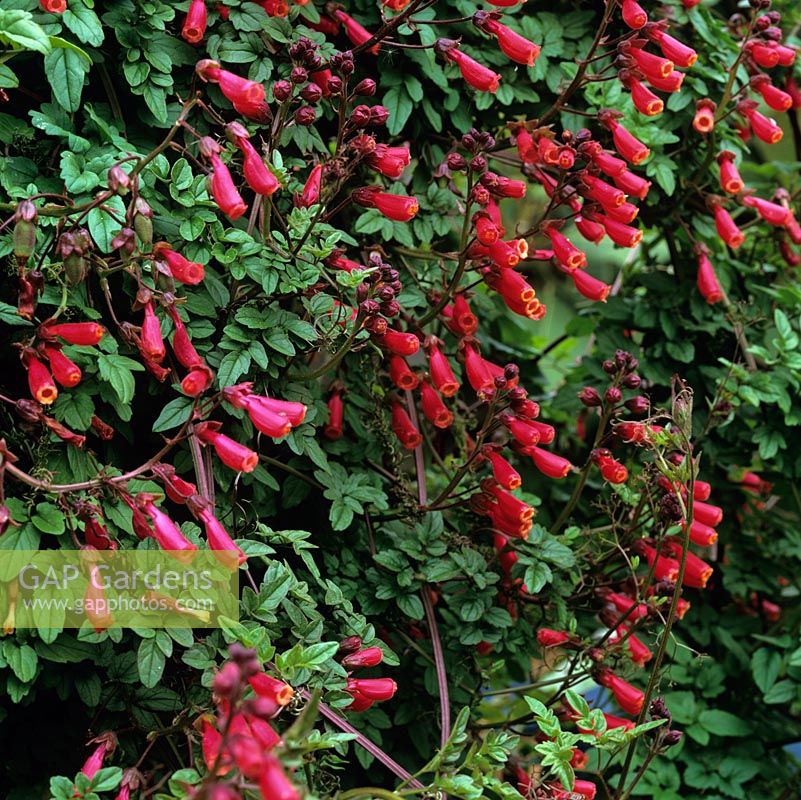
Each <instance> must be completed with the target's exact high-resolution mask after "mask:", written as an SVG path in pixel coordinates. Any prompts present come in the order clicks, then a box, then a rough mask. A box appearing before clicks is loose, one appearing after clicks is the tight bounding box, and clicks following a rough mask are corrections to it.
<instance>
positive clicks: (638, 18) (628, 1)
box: [623, 0, 648, 31]
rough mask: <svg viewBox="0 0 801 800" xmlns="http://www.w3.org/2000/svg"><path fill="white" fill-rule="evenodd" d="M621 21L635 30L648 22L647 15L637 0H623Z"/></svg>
mask: <svg viewBox="0 0 801 800" xmlns="http://www.w3.org/2000/svg"><path fill="white" fill-rule="evenodd" d="M623 22H625V23H626V25H628V26H629V28H631V29H632V30H635V31H638V30H639V29H640V28H642V27H643V26H644V25H645V23H646V22H648V15H647V14H646V13H645V10H644V9H643V7H642V6H641V5H640V4H639V3H638V2H637V0H623Z"/></svg>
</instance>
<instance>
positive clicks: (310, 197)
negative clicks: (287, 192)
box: [295, 164, 323, 208]
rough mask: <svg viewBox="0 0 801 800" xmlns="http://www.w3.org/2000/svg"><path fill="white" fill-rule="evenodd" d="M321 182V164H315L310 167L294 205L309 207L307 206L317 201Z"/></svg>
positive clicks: (318, 200)
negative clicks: (310, 169)
mask: <svg viewBox="0 0 801 800" xmlns="http://www.w3.org/2000/svg"><path fill="white" fill-rule="evenodd" d="M322 182H323V165H322V164H316V165H315V166H314V167H312V171H311V172H310V173H309V177H308V178H307V179H306V183H305V184H304V185H303V191H302V192H301V193H300V197H299V198H297V200H296V202H295V205H297V206H299V207H300V208H309V206H313V205H315V204H316V203H319V202H320V189H321V188H322Z"/></svg>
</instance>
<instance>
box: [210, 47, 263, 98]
mask: <svg viewBox="0 0 801 800" xmlns="http://www.w3.org/2000/svg"><path fill="white" fill-rule="evenodd" d="M195 69H196V71H197V73H198V75H200V77H201V78H202V79H203V80H206V81H212V82H213V83H216V84H218V85H219V87H220V91H221V92H222V93H223V94H224V95H225V97H226V99H228V100H230V102H231V103H232V104H233V106H234V108H236V107H237V105H241V106H246V107H247V106H252V105H254V104H257V103H263V102H264V101H265V98H266V92H265V91H264V86H262V85H261V84H260V83H256V81H251V80H248V79H247V78H242V77H240V76H239V75H235V74H234V73H233V72H229V71H228V70H226V69H221V68H220V65H219V64H218V63H217V62H216V61H210V60H207V59H206V60H203V61H199V62H198V63H197V65H196V67H195Z"/></svg>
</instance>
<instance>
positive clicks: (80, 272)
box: [64, 253, 89, 286]
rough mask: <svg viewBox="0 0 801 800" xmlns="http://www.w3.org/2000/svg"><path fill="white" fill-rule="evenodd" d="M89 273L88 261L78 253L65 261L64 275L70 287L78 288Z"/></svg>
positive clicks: (71, 254)
mask: <svg viewBox="0 0 801 800" xmlns="http://www.w3.org/2000/svg"><path fill="white" fill-rule="evenodd" d="M88 272H89V265H88V264H87V263H86V259H85V258H84V257H83V256H82V255H79V254H78V253H70V254H69V255H68V256H67V257H66V258H65V259H64V273H65V275H66V277H67V283H68V284H69V285H70V286H77V285H78V284H79V283H82V282H83V281H84V279H85V278H86V275H87V273H88Z"/></svg>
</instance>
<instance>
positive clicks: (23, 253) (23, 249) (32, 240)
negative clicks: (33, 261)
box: [14, 219, 36, 264]
mask: <svg viewBox="0 0 801 800" xmlns="http://www.w3.org/2000/svg"><path fill="white" fill-rule="evenodd" d="M35 249H36V225H34V224H33V223H32V222H26V221H25V220H24V219H21V220H18V221H17V223H16V225H14V255H15V256H16V257H17V261H18V262H19V263H20V264H25V262H27V260H28V259H29V258H30V257H31V256H32V255H33V251H34V250H35Z"/></svg>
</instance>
